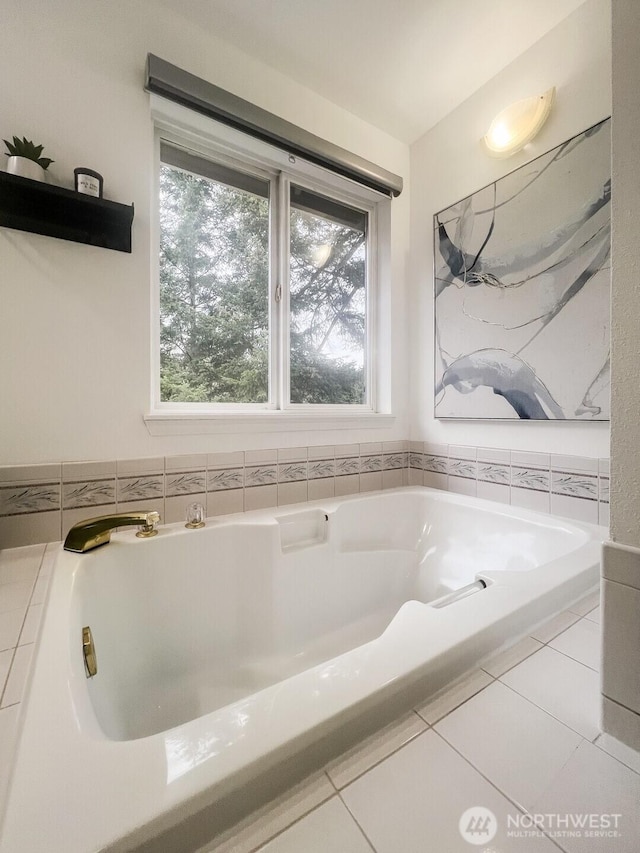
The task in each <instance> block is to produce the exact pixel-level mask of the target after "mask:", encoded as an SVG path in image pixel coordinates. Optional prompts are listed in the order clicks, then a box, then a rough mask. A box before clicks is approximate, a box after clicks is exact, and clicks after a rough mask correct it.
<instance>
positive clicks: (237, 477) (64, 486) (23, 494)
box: [0, 441, 609, 548]
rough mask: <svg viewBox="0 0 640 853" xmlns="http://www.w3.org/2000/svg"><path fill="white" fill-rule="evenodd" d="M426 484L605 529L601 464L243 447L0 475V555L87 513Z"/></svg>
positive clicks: (421, 447) (432, 449) (425, 445)
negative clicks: (4, 550) (218, 451)
mask: <svg viewBox="0 0 640 853" xmlns="http://www.w3.org/2000/svg"><path fill="white" fill-rule="evenodd" d="M402 485H425V486H431V487H434V488H438V489H448V490H449V491H452V492H459V493H462V494H468V495H477V496H478V497H481V498H487V499H489V500H495V501H501V502H503V503H510V504H513V505H514V506H521V507H525V508H528V509H535V510H539V511H542V512H551V513H553V514H554V515H560V516H566V517H569V518H575V519H578V520H580V521H588V522H592V523H594V524H602V525H605V526H607V525H608V524H609V460H608V459H594V458H589V457H582V456H560V455H555V454H548V453H547V454H545V453H527V452H521V451H511V450H493V449H487V448H482V447H480V448H477V447H472V446H461V445H453V444H452V445H446V444H431V443H429V442H415V441H412V442H409V441H388V442H368V443H366V444H342V445H325V446H320V447H293V448H284V449H280V450H246V451H245V450H240V451H237V452H234V453H209V454H191V455H183V456H167V457H161V456H159V457H152V458H145V459H124V460H111V461H103V462H62V463H55V464H46V465H16V466H7V467H2V468H0V548H15V547H20V546H23V545H31V544H38V543H42V542H53V541H59V540H60V539H62V538H63V537H64V536H66V533H67V531H68V530H69V528H70V527H71V526H72V525H73V524H75V523H76V522H77V521H80V520H82V519H83V518H88V517H91V516H93V515H104V514H106V513H110V512H123V511H127V510H135V509H142V508H145V509H150V510H151V509H153V510H157V511H158V512H159V513H160V516H161V518H162V521H163V522H164V523H171V522H175V521H181V520H182V519H184V517H185V512H186V508H187V506H188V504H190V503H192V502H194V501H197V502H198V503H201V504H203V505H204V506H205V507H206V511H207V515H208V516H217V515H226V514H228V513H234V512H243V511H248V510H252V509H261V508H264V507H269V506H285V505H287V504H292V503H299V502H301V501H311V500H317V499H321V498H332V497H340V496H342V495H349V494H356V493H359V492H367V491H373V490H376V489H387V488H394V487H396V486H402Z"/></svg>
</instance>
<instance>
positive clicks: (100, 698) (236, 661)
mask: <svg viewBox="0 0 640 853" xmlns="http://www.w3.org/2000/svg"><path fill="white" fill-rule="evenodd" d="M603 536H604V531H603V530H601V529H600V528H597V527H593V526H590V525H585V524H579V523H574V522H570V521H565V520H559V519H555V518H552V517H550V516H545V515H539V514H536V513H532V512H529V511H526V510H518V509H515V508H512V507H501V506H499V505H497V504H493V503H489V502H487V501H481V500H476V499H472V498H467V497H462V496H458V495H451V494H447V493H443V492H437V491H433V490H430V489H424V488H421V487H411V488H404V489H396V490H391V491H387V492H384V493H376V494H371V495H370V496H353V497H351V498H346V499H342V500H332V501H317V502H315V503H310V504H301V505H299V506H295V507H287V508H281V509H279V510H272V511H269V512H267V511H263V512H254V513H247V514H245V515H237V516H228V517H226V518H225V519H220V520H214V519H211V520H209V522H208V525H207V527H206V528H204V529H202V530H196V531H191V530H185V529H184V527H183V526H182V525H170V526H167V527H164V528H162V529H161V530H160V535H159V536H157V537H155V538H154V539H150V540H141V539H136V538H135V537H134V536H133V534H132V533H125V534H116V535H114V536H113V538H112V541H111V543H110V544H109V545H107V546H104V547H102V548H99V549H96V550H94V551H92V552H89V553H87V554H82V555H79V554H71V553H68V552H64V551H62V550H61V551H60V554H59V556H58V557H57V559H56V565H55V568H54V574H53V578H52V584H51V590H50V596H49V601H48V604H47V611H46V615H45V619H44V624H43V628H42V634H41V638H40V642H39V647H38V651H37V656H36V662H35V667H34V672H33V677H32V682H31V686H30V690H29V694H28V697H27V699H26V701H25V702H24V703H23V704H24V708H25V711H24V720H23V727H22V735H21V739H20V742H19V746H18V749H17V754H16V762H15V768H14V772H13V775H12V780H11V786H10V792H9V797H8V804H7V808H6V811H5V817H4V823H3V829H2V835H1V837H0V838H1V842H0V850H2V851H3V853H39V851H42V852H43V853H44V851H46V853H58V851H59V853H63V851H64V853H88V851H94V850H102V849H109V850H114V851H116V850H117V851H121V850H122V851H124V850H131V849H136V848H137V846H139V845H142V846H143V848H144V850H145V851H147V850H148V851H155V850H158V851H162V853H169V852H170V851H172V850H174V849H175V850H179V851H181V853H183V851H184V853H186V851H188V850H192V849H196V848H197V846H198V844H200V843H202V842H203V839H204V838H205V837H206V834H207V833H208V834H209V835H212V834H213V832H214V831H216V830H217V829H219V828H221V827H223V826H224V825H226V824H227V823H229V822H230V821H231V820H233V819H236V818H237V817H238V816H239V815H240V814H241V812H242V803H244V804H245V806H246V807H247V808H248V807H250V806H252V805H255V802H257V800H258V799H259V798H260V797H261V796H263V795H264V796H267V795H268V794H269V792H270V790H275V787H276V782H275V781H274V780H275V778H276V776H277V777H278V779H281V780H283V781H286V777H287V768H289V771H290V775H291V778H293V777H294V776H295V770H294V769H292V768H294V767H295V763H292V762H291V757H292V756H300V764H299V767H298V769H299V770H301V769H302V768H303V764H304V762H303V758H302V757H303V756H306V757H309V756H312V757H313V760H318V758H319V757H320V758H322V750H323V749H324V748H325V747H326V754H327V755H328V754H329V753H330V751H331V739H330V735H331V734H332V733H333V734H334V735H335V737H336V743H338V742H340V736H342V738H343V741H342V744H343V745H344V738H345V737H347V736H348V735H345V732H347V733H348V732H350V731H351V732H352V731H356V730H358V726H359V725H360V723H361V722H362V721H364V720H365V719H366V720H368V721H369V723H370V721H371V720H372V719H375V718H379V719H382V718H383V717H384V714H385V709H387V708H390V707H392V706H393V707H395V706H394V702H396V703H398V702H400V701H402V698H403V697H404V696H407V697H409V696H410V695H412V691H414V690H420V691H421V693H422V695H427V694H428V693H429V692H435V691H436V690H438V689H439V688H440V687H442V686H443V684H445V683H446V682H447V681H449V680H451V679H452V678H454V677H455V676H457V675H459V674H460V673H461V672H463V671H464V670H465V669H468V668H469V667H470V666H472V665H473V664H474V663H476V662H478V661H479V660H481V659H482V658H483V657H486V656H487V655H488V654H490V653H491V652H493V651H495V650H496V649H498V648H499V647H501V646H502V645H505V644H508V643H510V642H512V641H513V640H514V639H516V638H517V637H518V636H519V635H522V634H524V633H526V632H527V631H528V630H529V629H531V628H532V627H533V626H534V625H535V624H536V623H539V622H541V621H543V620H544V619H545V618H546V617H548V616H549V615H550V614H552V613H553V612H555V611H557V610H560V609H562V608H563V607H565V606H567V605H568V604H570V602H571V601H574V600H575V599H577V598H579V597H580V596H581V595H583V594H584V593H585V592H586V591H588V590H589V589H590V588H592V587H593V586H594V584H596V583H597V582H598V577H599V562H600V546H601V541H602V538H603ZM480 580H481V581H482V582H483V583H478V581H480ZM483 584H486V586H483ZM461 588H464V590H465V592H466V593H467V594H466V595H462V596H461V597H457V596H456V595H455V594H454V593H455V592H456V591H458V590H460V589H461ZM87 625H88V626H90V627H91V630H92V633H93V638H94V641H95V647H96V656H97V663H98V672H97V674H96V676H95V677H94V678H91V679H87V677H86V675H85V669H84V660H83V655H82V628H83V627H84V626H87ZM319 744H320V746H319ZM274 768H276V769H277V773H273V771H274ZM270 774H271V775H270ZM256 780H261V781H260V783H259V784H257V783H256ZM270 783H273V787H272V788H270ZM252 785H253V788H251V786H252ZM249 789H251V792H252V793H251V796H248V795H247V796H245V792H247V791H249ZM237 791H240V792H241V793H240V794H239V795H236V794H235V792H237ZM252 798H253V799H252ZM254 801H255V802H254ZM185 818H188V820H187V823H186V824H184V826H182V827H181V828H180V829H179V831H177V834H176V832H174V834H173V835H172V831H171V827H172V826H174V825H175V824H176V823H178V822H179V821H180V820H183V819H185ZM189 820H191V821H192V822H193V826H192V827H191V826H190V824H189ZM159 836H160V837H159ZM149 839H152V840H150V841H149ZM153 839H156V840H155V841H154V840H153ZM145 842H147V843H146V844H145Z"/></svg>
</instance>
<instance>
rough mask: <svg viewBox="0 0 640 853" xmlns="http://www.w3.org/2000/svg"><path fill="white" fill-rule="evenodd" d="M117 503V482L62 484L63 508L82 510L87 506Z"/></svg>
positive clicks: (90, 481)
mask: <svg viewBox="0 0 640 853" xmlns="http://www.w3.org/2000/svg"><path fill="white" fill-rule="evenodd" d="M115 502H116V481H115V479H114V480H89V481H85V482H81V483H63V484H62V508H63V509H81V508H82V507H85V506H101V505H102V506H104V505H106V504H114V503H115Z"/></svg>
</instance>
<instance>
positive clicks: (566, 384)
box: [434, 119, 611, 421]
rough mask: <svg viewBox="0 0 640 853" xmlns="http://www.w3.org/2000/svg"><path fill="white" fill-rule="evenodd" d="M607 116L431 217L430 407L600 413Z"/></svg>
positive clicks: (542, 415)
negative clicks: (432, 388) (432, 377)
mask: <svg viewBox="0 0 640 853" xmlns="http://www.w3.org/2000/svg"><path fill="white" fill-rule="evenodd" d="M610 206H611V166H610V121H609V119H607V120H605V121H603V122H600V123H599V124H597V125H595V126H594V127H592V128H589V130H586V131H585V132H584V133H581V134H579V135H578V136H575V137H573V138H572V139H570V140H569V141H568V142H565V143H564V144H563V145H559V146H558V147H557V148H554V149H553V150H552V151H549V152H548V153H547V154H544V155H542V156H541V157H538V158H537V159H535V160H533V161H532V162H531V163H528V164H527V165H526V166H522V167H521V168H519V169H516V170H515V171H514V172H512V173H511V174H509V175H507V176H506V177H504V178H501V179H500V180H498V181H496V182H495V183H493V184H491V185H490V186H488V187H485V188H484V189H482V190H480V191H479V192H476V193H474V194H473V195H470V196H468V197H467V198H465V199H463V200H462V201H459V202H458V203H457V204H453V205H451V207H448V208H446V210H442V211H441V212H440V213H437V214H436V215H435V217H434V244H435V245H434V249H435V251H434V257H435V350H436V351H435V415H436V417H438V418H489V419H524V420H581V421H604V420H608V419H609V411H610V409H609V384H610V377H609V295H610V294H609V291H610V250H611V233H610V232H611V224H610Z"/></svg>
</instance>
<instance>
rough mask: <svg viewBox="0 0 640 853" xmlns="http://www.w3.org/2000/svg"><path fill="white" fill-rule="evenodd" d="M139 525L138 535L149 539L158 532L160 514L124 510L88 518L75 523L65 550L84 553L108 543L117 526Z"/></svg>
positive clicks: (68, 536)
mask: <svg viewBox="0 0 640 853" xmlns="http://www.w3.org/2000/svg"><path fill="white" fill-rule="evenodd" d="M136 524H137V525H138V526H139V528H140V529H139V530H138V532H137V533H136V536H139V537H140V538H141V539H148V538H149V537H150V536H155V535H156V533H157V532H158V531H157V530H156V525H157V524H160V514H159V513H157V512H155V511H153V510H152V511H150V512H122V513H119V514H118V513H115V514H114V515H101V516H98V518H87V519H86V520H85V521H79V522H78V523H77V524H74V525H73V527H72V528H71V530H70V531H69V532H68V533H67V538H66V539H65V540H64V550H65V551H75V552H76V553H78V554H82V553H83V552H84V551H91V549H92V548H97V547H98V546H99V545H106V543H107V542H108V541H109V540H110V539H111V531H112V530H114V529H115V528H116V527H128V526H130V525H136Z"/></svg>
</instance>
